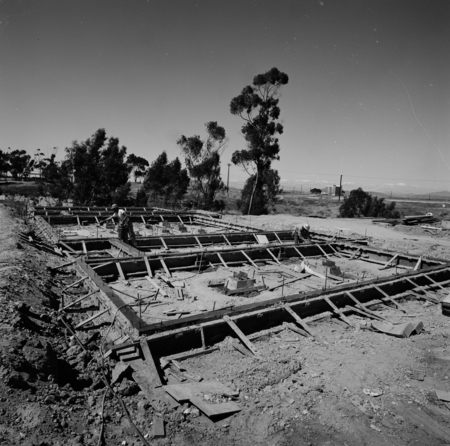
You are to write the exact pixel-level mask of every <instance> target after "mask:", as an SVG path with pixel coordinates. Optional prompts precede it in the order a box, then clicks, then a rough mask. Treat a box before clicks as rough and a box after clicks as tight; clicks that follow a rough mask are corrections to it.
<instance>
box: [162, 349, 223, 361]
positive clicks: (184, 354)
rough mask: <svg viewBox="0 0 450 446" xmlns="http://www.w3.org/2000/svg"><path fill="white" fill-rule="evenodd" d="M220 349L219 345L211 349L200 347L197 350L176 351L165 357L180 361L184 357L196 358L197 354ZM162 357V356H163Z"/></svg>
mask: <svg viewBox="0 0 450 446" xmlns="http://www.w3.org/2000/svg"><path fill="white" fill-rule="evenodd" d="M218 350H220V349H219V347H212V348H209V349H203V348H202V349H200V350H197V351H191V352H182V353H176V354H174V355H170V356H165V357H164V359H165V360H167V361H170V360H172V359H175V360H178V361H183V360H184V359H189V358H195V357H196V356H201V355H207V354H209V353H213V352H216V351H218ZM161 359H162V358H161Z"/></svg>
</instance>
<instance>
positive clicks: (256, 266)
mask: <svg viewBox="0 0 450 446" xmlns="http://www.w3.org/2000/svg"><path fill="white" fill-rule="evenodd" d="M241 252H242V254H244V256H245V257H246V258H247V260H248V261H249V262H250V263H251V264H252V265H253V266H254V267H255V268H256V269H259V266H258V265H257V264H256V263H255V262H254V261H253V260H252V259H251V258H250V257H249V256H248V255H247V253H246V252H245V251H241Z"/></svg>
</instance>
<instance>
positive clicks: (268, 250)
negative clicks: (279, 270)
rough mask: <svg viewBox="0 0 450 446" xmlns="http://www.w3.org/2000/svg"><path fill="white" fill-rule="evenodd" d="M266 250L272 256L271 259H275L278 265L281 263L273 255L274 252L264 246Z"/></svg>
mask: <svg viewBox="0 0 450 446" xmlns="http://www.w3.org/2000/svg"><path fill="white" fill-rule="evenodd" d="M266 251H267V252H268V253H269V254H270V255H271V256H272V258H273V260H275V262H277V263H278V265H281V263H280V261H279V260H278V259H277V258H276V257H275V255H274V253H273V252H272V251H271V250H270V249H269V248H266Z"/></svg>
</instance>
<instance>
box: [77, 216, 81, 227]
mask: <svg viewBox="0 0 450 446" xmlns="http://www.w3.org/2000/svg"><path fill="white" fill-rule="evenodd" d="M77 222H78V226H81V222H80V217H78V215H77Z"/></svg>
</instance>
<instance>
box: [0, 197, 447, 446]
mask: <svg viewBox="0 0 450 446" xmlns="http://www.w3.org/2000/svg"><path fill="white" fill-rule="evenodd" d="M225 219H229V220H230V221H233V222H234V221H237V222H238V223H243V224H251V225H255V226H258V227H262V228H264V229H269V228H270V229H280V227H282V228H284V229H286V228H287V227H290V226H292V225H293V224H294V223H298V222H299V221H303V220H302V219H299V218H293V217H289V216H284V215H282V216H267V217H260V218H254V217H253V218H252V219H251V222H250V219H249V218H243V217H239V218H236V217H235V216H232V217H231V216H230V217H225ZM308 221H309V223H310V224H311V226H312V228H313V230H323V231H329V232H330V233H336V231H339V229H341V230H342V231H345V232H344V233H345V235H351V234H358V235H361V236H363V235H365V234H367V235H368V236H369V237H371V244H373V245H374V246H377V247H384V248H388V249H392V250H396V249H398V250H400V248H402V249H401V250H402V251H407V250H409V251H410V252H415V253H416V254H417V253H423V254H427V255H434V256H439V257H445V258H448V256H450V246H449V241H448V240H447V239H446V237H445V236H444V235H442V236H440V237H431V236H430V235H429V234H427V233H423V230H421V229H420V228H400V227H396V228H385V227H381V226H377V225H374V224H372V223H371V222H370V221H364V220H348V219H333V220H324V219H308ZM29 229H31V228H27V227H26V226H25V225H24V224H23V223H21V222H20V221H19V220H17V219H15V218H12V217H10V216H9V215H8V213H7V212H6V211H5V208H4V207H3V206H1V205H0V248H1V249H0V377H1V380H0V444H4V445H26V446H36V445H39V446H45V445H52V446H56V445H59V446H62V445H65V446H80V445H97V444H98V436H99V433H100V430H101V416H100V414H101V413H102V401H103V395H104V393H105V390H104V386H103V385H102V382H101V381H100V370H104V371H105V373H106V375H107V376H108V379H111V368H114V366H115V363H114V362H113V361H111V362H109V363H105V364H104V367H103V366H102V363H101V361H100V360H99V359H98V358H99V351H98V346H99V343H100V340H101V337H102V336H103V335H104V334H105V332H106V328H105V327H103V328H102V327H100V328H98V329H97V330H92V331H89V332H85V333H82V332H78V335H79V336H80V337H81V338H82V340H83V341H84V342H85V343H86V345H88V346H89V348H88V354H85V353H83V352H81V351H80V349H79V347H77V343H76V341H75V340H74V339H73V338H72V337H71V335H70V333H69V332H67V331H66V330H65V329H64V327H63V326H61V324H59V322H58V320H57V318H56V314H55V312H54V310H55V309H57V308H58V305H59V301H60V295H61V290H62V288H63V287H64V286H67V284H69V283H71V282H73V281H74V279H75V278H74V276H73V275H72V274H71V273H63V272H61V273H60V274H57V275H51V274H50V273H49V271H48V270H47V268H46V266H47V265H53V266H54V265H57V264H59V263H61V262H62V260H60V259H59V258H57V257H56V256H52V255H50V254H46V253H42V252H40V251H36V250H35V249H33V248H30V247H28V246H21V245H20V244H18V242H17V238H16V236H15V232H17V231H19V230H29ZM366 231H367V232H366ZM200 276H201V275H200ZM205 277H206V276H205ZM201 280H203V279H201ZM133 283H134V281H133ZM198 286H200V284H198ZM82 293H85V290H83V288H82V287H78V288H75V289H74V290H73V291H72V294H73V295H74V296H77V295H81V294H82ZM444 294H445V293H437V295H438V296H442V295H444ZM219 298H220V299H223V297H222V296H220V297H218V299H219ZM226 298H227V299H228V298H229V297H226ZM403 304H404V306H405V307H406V309H407V311H408V315H405V314H404V313H402V312H400V311H398V310H396V309H394V308H391V307H387V306H379V308H377V309H375V310H376V311H377V313H378V314H379V315H381V316H383V317H385V318H386V319H388V320H389V321H391V322H402V321H411V320H413V321H422V322H423V324H424V328H425V331H424V332H422V333H420V334H418V335H415V336H412V337H410V338H407V339H399V338H394V337H390V336H388V335H385V334H382V333H378V332H374V331H370V330H368V329H367V326H368V320H367V319H363V318H360V317H356V316H351V318H350V319H351V321H352V323H353V324H354V328H350V327H348V326H347V325H345V324H344V323H343V322H341V321H340V320H339V319H336V318H329V319H325V320H322V321H320V322H317V323H316V324H312V325H311V329H312V330H313V331H314V333H315V337H314V338H311V337H308V338H305V337H302V336H301V335H299V334H297V333H295V332H292V331H291V330H290V329H289V328H287V327H281V328H282V329H281V330H280V331H279V332H278V333H272V334H264V333H262V334H261V336H260V337H259V338H258V339H256V340H254V346H255V348H256V349H257V351H258V353H259V357H258V358H257V357H250V356H246V355H242V354H241V353H240V352H238V351H237V350H235V349H234V348H233V347H232V343H233V342H235V340H233V339H231V338H227V339H226V340H225V341H224V342H222V343H221V344H220V345H219V347H220V350H219V351H215V352H213V353H211V354H209V355H204V356H199V357H196V358H192V359H189V360H185V361H182V365H183V366H184V368H186V369H187V370H188V371H189V372H191V373H195V374H198V375H201V376H202V377H203V378H204V379H205V380H218V381H220V382H222V383H223V384H225V385H228V386H229V387H232V388H234V389H236V390H238V391H239V397H238V398H236V402H237V403H238V404H239V405H240V406H241V408H242V410H241V411H240V412H239V413H236V414H235V415H232V416H230V417H227V418H224V419H221V420H217V421H215V422H213V421H211V420H210V419H208V418H207V417H206V416H204V415H202V414H198V413H197V412H196V411H195V410H193V409H194V408H193V407H192V406H191V407H189V406H188V405H184V406H181V407H179V408H177V409H170V408H169V407H166V408H165V409H163V410H162V411H161V412H159V415H162V416H163V417H164V420H165V427H166V437H165V438H152V424H151V423H152V420H153V417H154V416H155V415H156V411H155V409H154V408H153V407H152V405H151V404H150V402H149V401H147V400H146V399H145V395H144V394H143V392H141V391H140V389H139V388H138V387H137V386H136V385H135V384H134V383H133V382H132V379H131V378H130V377H128V379H127V378H124V379H123V380H122V381H119V382H118V383H116V384H115V385H114V389H115V390H116V391H117V392H118V393H119V394H120V395H122V398H123V401H124V403H125V405H126V406H127V409H128V411H129V413H130V416H131V419H132V420H133V422H134V423H135V424H136V426H137V427H138V428H139V430H140V431H141V432H142V433H143V434H144V435H147V438H148V442H149V444H152V445H173V446H182V445H202V446H203V445H204V446H210V445H211V444H215V445H217V446H222V445H223V446H225V445H244V446H246V445H249V446H250V445H251V446H254V445H270V446H287V445H299V446H307V445H308V446H312V445H347V446H360V445H370V446H379V445H386V446H387V445H390V446H406V445H413V444H418V445H445V444H450V441H449V439H450V422H449V415H450V409H449V408H448V407H447V405H446V404H445V403H443V402H442V401H440V400H438V399H437V397H436V393H435V390H436V389H440V390H450V383H449V381H450V378H449V376H450V373H449V371H448V359H446V357H447V358H448V357H449V356H450V351H449V347H448V336H449V320H448V319H447V318H445V317H444V316H442V314H441V312H440V307H439V305H433V304H430V303H428V302H424V301H419V300H414V299H408V300H405V301H404V302H403ZM71 317H72V319H73V322H74V323H75V322H76V321H78V320H81V319H82V318H83V317H85V316H83V315H77V314H73V315H72V316H71ZM96 333H97V334H96ZM168 378H169V383H174V382H175V381H174V379H173V378H172V377H168ZM417 378H419V380H418V379H417ZM422 378H423V380H422ZM136 387H137V388H136ZM371 392H372V394H374V395H378V396H371V395H370V393H371ZM104 415H105V421H106V424H105V429H104V433H105V444H107V445H128V446H130V445H138V444H143V443H142V442H141V441H140V440H139V439H138V438H137V437H136V436H135V434H134V431H133V430H132V429H131V425H130V424H129V421H128V419H127V417H126V416H124V414H123V412H122V410H121V408H120V406H119V405H118V404H117V402H116V401H115V400H114V399H113V398H111V397H110V396H108V397H107V398H106V400H105V405H104Z"/></svg>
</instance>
